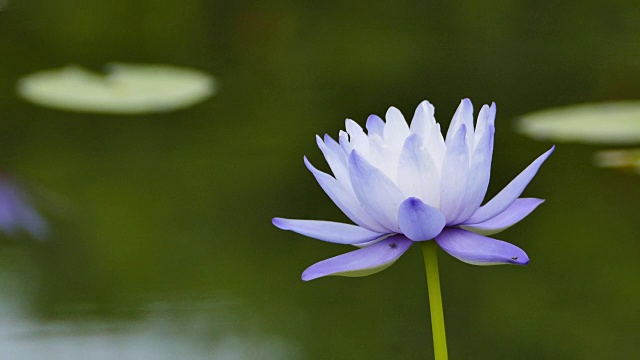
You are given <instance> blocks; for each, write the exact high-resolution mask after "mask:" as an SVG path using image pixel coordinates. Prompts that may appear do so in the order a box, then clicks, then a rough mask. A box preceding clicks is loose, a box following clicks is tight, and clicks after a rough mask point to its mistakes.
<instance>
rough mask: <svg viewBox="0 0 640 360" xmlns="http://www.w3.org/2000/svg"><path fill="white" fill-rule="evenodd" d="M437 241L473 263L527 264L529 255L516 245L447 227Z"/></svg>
mask: <svg viewBox="0 0 640 360" xmlns="http://www.w3.org/2000/svg"><path fill="white" fill-rule="evenodd" d="M436 242H437V243H438V245H440V247H441V248H442V249H443V250H444V251H446V252H448V253H449V254H450V255H451V256H453V257H455V258H458V259H459V260H461V261H464V262H466V263H468V264H472V265H501V264H515V265H527V264H528V263H529V257H528V256H527V254H526V253H525V252H524V251H523V250H522V249H520V248H519V247H517V246H515V245H511V244H509V243H508V242H504V241H501V240H496V239H492V238H488V237H486V236H482V235H478V234H476V233H472V232H470V231H466V230H462V229H458V228H447V229H444V230H442V232H441V233H440V235H438V236H436Z"/></svg>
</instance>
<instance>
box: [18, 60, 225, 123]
mask: <svg viewBox="0 0 640 360" xmlns="http://www.w3.org/2000/svg"><path fill="white" fill-rule="evenodd" d="M106 70H107V71H106V74H105V75H102V74H99V73H94V72H92V71H89V70H86V69H83V68H81V67H79V66H75V65H69V66H67V67H64V68H62V69H55V70H44V71H40V72H36V73H34V74H31V75H28V76H26V77H24V78H22V79H21V80H20V81H19V82H18V93H19V94H20V96H21V97H23V98H24V99H25V100H27V101H29V102H32V103H34V104H38V105H42V106H47V107H52V108H56V109H62V110H70V111H80V112H93V113H110V114H143V113H153V112H167V111H171V110H176V109H181V108H186V107H189V106H192V105H194V104H197V103H199V102H201V101H203V100H205V99H206V98H208V97H209V96H211V95H212V94H213V93H214V92H215V90H216V83H215V80H214V79H213V78H212V77H211V76H209V75H207V74H205V73H203V72H201V71H197V70H192V69H187V68H180V67H175V66H168V65H141V64H110V65H107V67H106Z"/></svg>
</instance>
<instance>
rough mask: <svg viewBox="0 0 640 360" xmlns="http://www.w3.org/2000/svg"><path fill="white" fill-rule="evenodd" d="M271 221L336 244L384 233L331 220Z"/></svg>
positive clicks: (374, 236) (359, 240) (274, 219)
mask: <svg viewBox="0 0 640 360" xmlns="http://www.w3.org/2000/svg"><path fill="white" fill-rule="evenodd" d="M272 222H273V225H275V226H276V227H278V228H280V229H282V230H291V231H293V232H297V233H298V234H302V235H304V236H308V237H312V238H314V239H318V240H322V241H328V242H332V243H337V244H358V243H363V242H365V241H371V240H375V239H377V238H379V237H381V236H384V235H385V234H380V233H377V232H373V231H369V230H367V229H365V228H362V227H360V226H356V225H350V224H343V223H338V222H332V221H318V220H294V219H283V218H273V220H272Z"/></svg>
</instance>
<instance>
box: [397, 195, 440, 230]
mask: <svg viewBox="0 0 640 360" xmlns="http://www.w3.org/2000/svg"><path fill="white" fill-rule="evenodd" d="M398 223H399V224H400V230H401V231H402V233H403V234H404V235H406V236H407V237H408V238H409V239H411V240H413V241H424V240H430V239H433V238H434V237H435V236H436V235H438V234H439V233H440V231H442V229H443V228H444V226H445V224H446V220H445V218H444V215H442V213H441V212H440V210H438V209H437V208H434V207H433V206H429V205H427V204H425V203H423V202H422V201H421V200H420V199H417V198H414V197H410V198H408V199H407V200H405V201H403V202H402V204H400V210H399V212H398Z"/></svg>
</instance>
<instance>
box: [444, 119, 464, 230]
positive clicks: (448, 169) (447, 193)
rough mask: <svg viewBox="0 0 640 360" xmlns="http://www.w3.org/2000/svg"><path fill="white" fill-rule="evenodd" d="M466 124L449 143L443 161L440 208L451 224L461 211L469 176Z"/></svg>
mask: <svg viewBox="0 0 640 360" xmlns="http://www.w3.org/2000/svg"><path fill="white" fill-rule="evenodd" d="M466 132H467V127H466V125H464V124H463V125H460V128H459V130H458V131H457V132H456V134H455V136H453V137H452V138H451V141H450V142H449V143H448V144H447V153H446V154H445V156H444V162H443V163H442V175H441V177H440V179H441V182H440V189H441V194H440V210H441V211H442V213H443V214H444V216H445V218H447V223H448V224H451V223H453V221H454V220H455V219H456V217H457V216H458V215H459V214H460V212H461V209H462V208H461V206H462V205H463V200H464V194H465V192H466V188H467V178H468V177H469V150H468V148H467V141H466V140H465V137H466Z"/></svg>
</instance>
